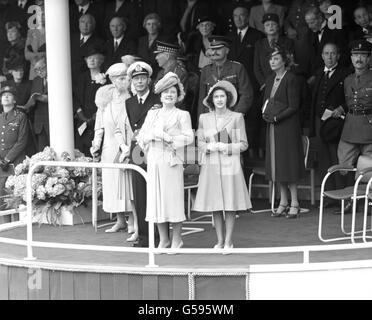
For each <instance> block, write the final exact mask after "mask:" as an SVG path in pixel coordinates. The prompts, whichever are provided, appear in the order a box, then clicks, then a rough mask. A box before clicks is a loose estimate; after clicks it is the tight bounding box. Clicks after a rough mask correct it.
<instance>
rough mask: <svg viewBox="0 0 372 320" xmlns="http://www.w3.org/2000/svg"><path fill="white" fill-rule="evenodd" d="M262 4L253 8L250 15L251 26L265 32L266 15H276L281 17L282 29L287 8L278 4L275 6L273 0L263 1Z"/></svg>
mask: <svg viewBox="0 0 372 320" xmlns="http://www.w3.org/2000/svg"><path fill="white" fill-rule="evenodd" d="M261 2H262V4H261V5H258V6H254V7H252V8H251V12H250V15H249V25H250V26H251V27H253V28H256V29H258V30H260V31H261V32H264V31H265V29H264V26H263V23H262V18H263V16H264V15H265V14H266V13H275V14H277V15H278V16H279V26H280V28H282V27H283V25H284V14H285V8H284V7H282V6H279V5H276V4H273V3H272V1H271V0H261Z"/></svg>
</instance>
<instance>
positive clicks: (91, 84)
mask: <svg viewBox="0 0 372 320" xmlns="http://www.w3.org/2000/svg"><path fill="white" fill-rule="evenodd" d="M104 59H105V57H104V55H103V54H102V50H101V48H99V47H95V46H94V47H91V48H89V50H88V53H87V55H86V57H85V62H86V64H87V66H88V69H89V70H88V71H86V72H84V73H83V74H81V75H80V77H79V81H78V83H77V87H76V88H75V90H74V109H75V110H76V121H75V129H76V130H75V143H76V147H77V148H78V149H79V150H80V151H81V152H83V153H84V154H85V155H86V156H90V151H89V149H90V147H91V143H92V140H93V137H94V122H95V119H96V112H97V106H96V103H95V97H96V92H97V90H98V89H99V88H100V87H102V86H103V85H104V84H106V77H105V75H104V74H103V73H101V66H102V64H103V62H104ZM84 127H86V128H85V129H84ZM83 129H84V130H83Z"/></svg>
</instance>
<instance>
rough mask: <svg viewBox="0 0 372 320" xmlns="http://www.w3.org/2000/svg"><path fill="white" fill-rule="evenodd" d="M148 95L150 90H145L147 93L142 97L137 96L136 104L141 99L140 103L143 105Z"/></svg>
mask: <svg viewBox="0 0 372 320" xmlns="http://www.w3.org/2000/svg"><path fill="white" fill-rule="evenodd" d="M149 94H150V90H147V92H146V93H145V94H144V95H143V96H141V97H140V96H139V95H138V94H137V100H138V103H139V102H140V101H139V100H140V99H142V103H145V101H146V99H147V97H148V96H149Z"/></svg>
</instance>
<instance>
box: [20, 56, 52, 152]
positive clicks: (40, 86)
mask: <svg viewBox="0 0 372 320" xmlns="http://www.w3.org/2000/svg"><path fill="white" fill-rule="evenodd" d="M34 69H35V72H36V74H37V76H36V77H35V78H34V79H33V80H32V87H31V100H29V101H28V103H26V105H25V106H24V109H25V110H26V112H28V111H29V110H30V109H31V110H32V111H33V112H34V133H35V137H36V143H37V146H36V147H37V148H36V149H37V152H40V151H43V150H44V148H45V147H46V146H49V145H50V143H49V110H48V83H47V63H46V58H45V57H43V58H41V59H39V60H38V61H37V62H36V63H35V66H34Z"/></svg>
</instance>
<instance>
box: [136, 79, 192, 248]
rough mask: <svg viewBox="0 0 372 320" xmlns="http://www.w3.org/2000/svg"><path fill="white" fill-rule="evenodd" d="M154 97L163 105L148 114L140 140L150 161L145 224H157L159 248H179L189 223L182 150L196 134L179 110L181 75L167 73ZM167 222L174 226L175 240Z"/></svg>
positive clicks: (186, 117) (148, 161) (148, 162)
mask: <svg viewBox="0 0 372 320" xmlns="http://www.w3.org/2000/svg"><path fill="white" fill-rule="evenodd" d="M155 94H160V100H161V103H162V104H161V105H155V106H154V107H153V108H152V109H151V110H150V111H149V112H148V114H147V116H146V120H145V123H144V124H143V126H142V129H141V131H140V133H139V135H138V138H137V141H138V142H139V144H140V146H141V147H142V149H143V150H145V153H146V158H147V174H148V181H147V210H146V221H148V222H154V223H156V224H157V227H158V230H159V235H160V242H159V248H166V247H169V246H170V245H171V247H172V248H180V247H182V245H183V242H182V237H181V230H182V222H183V221H185V220H186V216H185V207H184V185H183V151H184V147H185V146H186V145H188V144H191V143H192V142H193V141H194V134H193V131H192V128H191V119H190V114H189V113H188V112H187V111H183V110H180V109H178V108H177V107H176V103H177V102H180V101H182V99H183V98H184V96H185V92H184V88H183V85H182V83H181V81H180V79H179V78H178V76H177V75H176V74H175V73H173V72H168V73H167V74H166V75H165V76H164V77H163V78H162V79H160V80H159V81H158V82H157V83H156V85H155ZM168 223H172V225H173V233H172V241H170V239H169V230H168Z"/></svg>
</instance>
